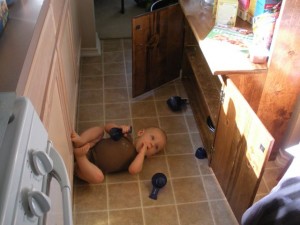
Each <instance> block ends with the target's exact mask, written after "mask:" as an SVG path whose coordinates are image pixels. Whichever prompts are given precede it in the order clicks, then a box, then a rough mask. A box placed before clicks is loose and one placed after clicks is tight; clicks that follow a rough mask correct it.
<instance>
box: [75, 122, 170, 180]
mask: <svg viewBox="0 0 300 225" xmlns="http://www.w3.org/2000/svg"><path fill="white" fill-rule="evenodd" d="M112 128H120V129H122V133H123V137H121V139H120V140H118V141H114V140H113V139H111V138H103V136H104V133H105V132H107V133H109V131H110V130H111V129H112ZM130 131H131V128H130V126H128V125H120V126H119V125H116V124H113V123H109V124H106V125H105V126H104V127H92V128H89V129H87V130H86V131H84V132H83V133H82V134H81V135H78V134H77V133H76V132H73V133H72V134H71V140H72V142H73V145H74V156H75V159H76V166H75V174H76V175H77V176H78V177H79V178H81V179H82V180H85V181H87V182H88V183H92V184H97V183H101V182H102V181H103V180H104V173H113V172H120V171H124V170H128V171H129V173H130V174H137V173H139V172H141V170H142V168H143V163H144V158H145V157H150V156H152V155H154V154H156V153H158V152H160V151H161V150H162V149H163V148H164V147H165V145H166V141H167V136H166V134H165V132H164V131H163V130H161V129H160V128H157V127H149V128H145V129H141V130H139V131H138V132H137V135H136V136H137V137H136V138H135V140H132V138H131V136H130V134H129V133H130Z"/></svg>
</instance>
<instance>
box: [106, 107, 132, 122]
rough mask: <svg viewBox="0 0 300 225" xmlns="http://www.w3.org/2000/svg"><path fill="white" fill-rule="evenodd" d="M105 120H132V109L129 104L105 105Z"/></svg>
mask: <svg viewBox="0 0 300 225" xmlns="http://www.w3.org/2000/svg"><path fill="white" fill-rule="evenodd" d="M104 110H105V119H106V120H114V119H127V118H130V109H129V104H128V103H116V104H110V103H109V104H105V105H104Z"/></svg>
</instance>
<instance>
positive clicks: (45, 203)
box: [28, 191, 51, 217]
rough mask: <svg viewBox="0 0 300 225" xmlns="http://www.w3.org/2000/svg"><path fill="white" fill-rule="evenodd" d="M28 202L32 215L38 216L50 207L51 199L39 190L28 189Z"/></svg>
mask: <svg viewBox="0 0 300 225" xmlns="http://www.w3.org/2000/svg"><path fill="white" fill-rule="evenodd" d="M28 204H29V208H30V211H31V213H32V214H33V215H35V216H37V217H40V216H42V215H43V214H45V213H47V212H48V211H49V210H50V208H51V199H50V198H49V197H48V196H47V195H46V194H44V193H43V192H41V191H29V193H28Z"/></svg>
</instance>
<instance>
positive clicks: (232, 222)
mask: <svg viewBox="0 0 300 225" xmlns="http://www.w3.org/2000/svg"><path fill="white" fill-rule="evenodd" d="M210 204H211V210H212V215H213V218H214V220H215V224H216V225H238V224H239V223H238V222H237V220H236V218H235V216H234V215H233V213H232V211H231V209H230V206H229V205H228V203H227V201H226V200H218V201H212V202H210Z"/></svg>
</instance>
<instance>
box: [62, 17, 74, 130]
mask: <svg viewBox="0 0 300 225" xmlns="http://www.w3.org/2000/svg"><path fill="white" fill-rule="evenodd" d="M60 32H61V33H60V35H59V39H58V46H57V51H58V59H59V64H60V68H61V73H62V77H61V79H62V80H61V83H62V85H63V88H62V90H61V92H64V97H65V100H64V101H65V104H66V110H67V114H68V122H70V124H69V129H72V128H74V126H75V113H76V103H77V88H78V70H77V66H76V63H75V58H76V57H75V56H74V52H73V44H72V38H71V30H70V17H69V14H68V13H66V15H65V19H64V24H63V26H62V27H61V31H60Z"/></svg>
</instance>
